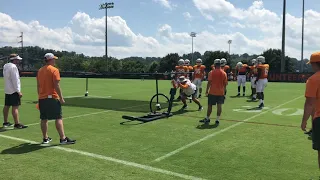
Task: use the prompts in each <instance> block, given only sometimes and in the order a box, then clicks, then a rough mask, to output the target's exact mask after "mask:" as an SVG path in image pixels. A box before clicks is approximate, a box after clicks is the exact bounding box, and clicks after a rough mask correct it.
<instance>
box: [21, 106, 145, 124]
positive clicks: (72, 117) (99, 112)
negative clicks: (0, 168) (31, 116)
mask: <svg viewBox="0 0 320 180" xmlns="http://www.w3.org/2000/svg"><path fill="white" fill-rule="evenodd" d="M140 106H147V105H136V106H129V107H125V108H120V109H123V110H125V109H130V108H135V107H140ZM111 111H115V110H105V111H98V112H94V113H88V114H81V115H77V116H71V117H65V118H63V119H74V118H79V117H85V116H91V115H95V114H102V113H107V112H111ZM48 122H54V121H48ZM38 124H40V122H37V123H32V124H27V125H26V126H34V125H38Z"/></svg>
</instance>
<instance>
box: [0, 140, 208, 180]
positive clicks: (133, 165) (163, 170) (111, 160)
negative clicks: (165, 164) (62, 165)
mask: <svg viewBox="0 0 320 180" xmlns="http://www.w3.org/2000/svg"><path fill="white" fill-rule="evenodd" d="M0 137H2V138H6V139H11V140H15V141H21V142H26V143H30V144H39V143H37V142H35V141H30V140H27V139H21V138H16V137H12V136H7V135H2V134H0ZM50 148H54V149H58V150H61V151H65V152H69V153H76V154H79V155H83V156H88V157H92V158H96V159H102V160H106V161H110V162H115V163H119V164H123V165H126V166H132V167H135V168H140V169H144V170H147V171H152V172H157V173H161V174H166V175H170V176H175V177H179V178H182V179H192V180H205V179H203V178H199V177H194V176H189V175H185V174H180V173H176V172H172V171H168V170H165V169H160V168H156V167H152V166H148V165H143V164H138V163H135V162H130V161H125V160H120V159H115V158H112V157H108V156H103V155H99V154H94V153H90V152H85V151H80V150H76V149H71V148H65V147H60V146H54V145H52V146H50Z"/></svg>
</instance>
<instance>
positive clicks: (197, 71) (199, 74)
mask: <svg viewBox="0 0 320 180" xmlns="http://www.w3.org/2000/svg"><path fill="white" fill-rule="evenodd" d="M193 69H194V75H193V79H203V78H204V75H205V69H206V66H204V65H200V66H198V65H195V66H194V67H193Z"/></svg>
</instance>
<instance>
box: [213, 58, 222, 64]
mask: <svg viewBox="0 0 320 180" xmlns="http://www.w3.org/2000/svg"><path fill="white" fill-rule="evenodd" d="M213 64H221V59H215V60H214V61H213Z"/></svg>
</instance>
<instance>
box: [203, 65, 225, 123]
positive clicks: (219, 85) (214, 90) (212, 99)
mask: <svg viewBox="0 0 320 180" xmlns="http://www.w3.org/2000/svg"><path fill="white" fill-rule="evenodd" d="M214 65H215V69H214V70H212V71H211V73H210V74H209V75H208V84H207V90H206V95H207V96H208V110H207V117H206V118H205V119H203V120H200V122H202V123H205V124H208V123H210V115H211V112H212V106H213V105H216V104H217V119H216V124H219V120H220V116H221V113H222V104H224V99H225V96H224V94H225V93H224V92H225V89H226V86H227V84H228V79H227V74H226V73H225V72H224V70H223V69H221V60H220V59H216V60H215V61H214ZM209 90H210V91H209Z"/></svg>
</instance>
